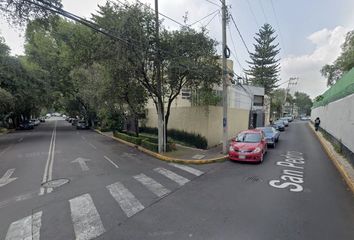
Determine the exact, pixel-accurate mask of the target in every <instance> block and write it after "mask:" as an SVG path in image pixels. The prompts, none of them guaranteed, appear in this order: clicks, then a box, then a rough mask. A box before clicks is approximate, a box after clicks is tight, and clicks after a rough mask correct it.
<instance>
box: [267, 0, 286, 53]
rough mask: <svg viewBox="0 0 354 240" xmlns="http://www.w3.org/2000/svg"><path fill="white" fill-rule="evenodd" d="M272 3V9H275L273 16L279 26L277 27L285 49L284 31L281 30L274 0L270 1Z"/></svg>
mask: <svg viewBox="0 0 354 240" xmlns="http://www.w3.org/2000/svg"><path fill="white" fill-rule="evenodd" d="M270 3H271V5H272V9H273V14H274V17H275V22H276V24H277V27H278V30H279V36H280V41H281V45H282V47H283V48H284V41H283V36H282V35H283V34H282V31H281V29H280V25H279V21H278V16H277V14H276V11H275V7H274V4H273V0H270Z"/></svg>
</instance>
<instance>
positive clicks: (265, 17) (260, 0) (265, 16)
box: [258, 0, 268, 22]
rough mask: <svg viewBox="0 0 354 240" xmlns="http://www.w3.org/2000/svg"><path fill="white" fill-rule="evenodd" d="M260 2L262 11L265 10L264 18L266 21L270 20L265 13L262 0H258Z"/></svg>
mask: <svg viewBox="0 0 354 240" xmlns="http://www.w3.org/2000/svg"><path fill="white" fill-rule="evenodd" d="M258 2H259V4H260V5H261V9H262V12H263V15H264V19H265V21H266V22H268V19H267V15H266V14H265V11H264V7H263V4H262V0H258Z"/></svg>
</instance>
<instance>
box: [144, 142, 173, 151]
mask: <svg viewBox="0 0 354 240" xmlns="http://www.w3.org/2000/svg"><path fill="white" fill-rule="evenodd" d="M141 146H142V147H143V148H146V149H149V150H150V151H153V152H158V151H159V145H158V144H157V143H154V142H150V140H149V139H144V140H143V141H142V142H141ZM173 150H176V146H175V144H174V143H167V146H166V152H171V151H173Z"/></svg>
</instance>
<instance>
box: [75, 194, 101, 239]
mask: <svg viewBox="0 0 354 240" xmlns="http://www.w3.org/2000/svg"><path fill="white" fill-rule="evenodd" d="M69 202H70V210H71V218H72V221H73V224H74V231H75V236H76V240H89V239H93V238H96V237H98V236H100V235H101V234H103V233H104V232H105V229H104V227H103V224H102V221H101V218H100V215H99V214H98V212H97V209H96V207H95V205H94V203H93V200H92V198H91V196H90V195H89V194H84V195H81V196H79V197H76V198H73V199H70V200H69Z"/></svg>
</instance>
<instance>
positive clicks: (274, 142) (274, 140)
mask: <svg viewBox="0 0 354 240" xmlns="http://www.w3.org/2000/svg"><path fill="white" fill-rule="evenodd" d="M272 147H273V148H275V140H274V142H273V145H272Z"/></svg>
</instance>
